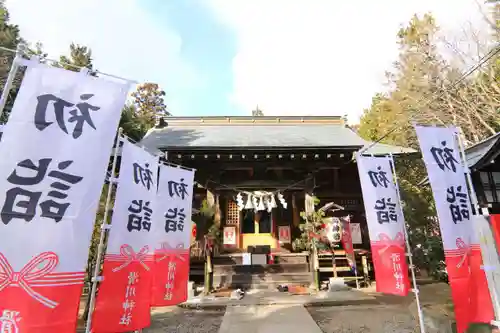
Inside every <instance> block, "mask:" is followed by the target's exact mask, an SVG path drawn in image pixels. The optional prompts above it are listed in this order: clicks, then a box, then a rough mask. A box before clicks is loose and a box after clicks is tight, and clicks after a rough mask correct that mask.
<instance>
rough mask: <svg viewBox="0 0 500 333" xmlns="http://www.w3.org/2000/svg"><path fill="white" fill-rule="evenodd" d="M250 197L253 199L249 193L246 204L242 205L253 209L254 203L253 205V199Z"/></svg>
mask: <svg viewBox="0 0 500 333" xmlns="http://www.w3.org/2000/svg"><path fill="white" fill-rule="evenodd" d="M252 199H253V198H252V195H251V194H249V195H248V199H247V203H246V205H245V207H244V208H245V209H253V208H254V205H253V200H252Z"/></svg>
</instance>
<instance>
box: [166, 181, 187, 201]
mask: <svg viewBox="0 0 500 333" xmlns="http://www.w3.org/2000/svg"><path fill="white" fill-rule="evenodd" d="M168 194H169V195H170V197H171V198H172V197H173V196H174V195H175V196H177V197H179V198H181V199H182V200H184V199H185V198H186V197H187V196H188V192H187V185H186V184H185V183H184V178H181V179H180V181H179V182H175V181H173V180H170V181H169V182H168Z"/></svg>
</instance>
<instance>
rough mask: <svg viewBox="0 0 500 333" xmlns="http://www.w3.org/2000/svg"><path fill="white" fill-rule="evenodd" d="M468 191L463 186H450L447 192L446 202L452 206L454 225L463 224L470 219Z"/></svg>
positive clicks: (451, 212)
mask: <svg viewBox="0 0 500 333" xmlns="http://www.w3.org/2000/svg"><path fill="white" fill-rule="evenodd" d="M464 190H465V191H464ZM466 190H467V189H462V186H457V187H456V188H455V186H450V187H449V188H448V189H447V190H446V201H448V203H449V204H450V214H451V219H452V221H453V223H455V224H457V222H462V221H463V220H469V219H470V212H469V206H468V205H467V200H469V199H468V195H467V191H466Z"/></svg>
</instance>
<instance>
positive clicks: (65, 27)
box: [6, 0, 487, 123]
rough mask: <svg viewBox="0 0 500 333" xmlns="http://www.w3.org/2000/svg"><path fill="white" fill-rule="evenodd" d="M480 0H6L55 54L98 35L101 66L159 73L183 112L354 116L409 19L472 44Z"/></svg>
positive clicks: (124, 72)
mask: <svg viewBox="0 0 500 333" xmlns="http://www.w3.org/2000/svg"><path fill="white" fill-rule="evenodd" d="M478 3H482V1H481V0H479V1H476V0H438V1H436V0H404V1H401V0H378V1H373V0H358V1H334V0H86V1H76V0H69V1H68V0H44V1H40V0H7V1H6V4H7V7H8V9H9V10H10V13H11V18H12V21H13V22H14V23H16V24H18V25H19V27H20V30H21V33H22V35H23V37H24V38H25V39H27V40H28V41H30V42H32V43H35V42H37V41H40V42H42V43H43V44H44V48H45V50H46V52H48V53H49V56H51V57H53V58H58V57H59V55H61V54H64V53H66V52H67V50H68V48H69V45H70V44H71V43H72V42H75V43H79V44H83V45H86V46H89V47H90V48H91V49H92V51H93V56H94V63H95V67H96V68H98V69H99V70H100V71H103V72H106V73H111V74H114V75H119V76H123V77H127V78H130V79H133V80H136V81H139V82H155V83H158V84H159V85H160V86H161V87H162V88H163V89H164V90H165V91H166V94H167V98H166V102H167V104H168V106H169V109H170V111H171V112H172V113H173V114H174V115H178V116H208V115H249V114H251V110H252V109H254V108H255V106H256V105H257V104H258V105H259V107H260V108H261V109H262V110H263V111H264V113H265V114H266V115H302V116H306V115H340V116H342V115H348V117H349V121H350V122H351V123H355V122H357V121H358V120H359V116H360V115H361V114H362V112H363V109H364V108H367V107H369V105H370V103H371V99H372V96H373V95H374V94H375V93H377V92H380V91H383V90H384V89H386V88H385V85H384V84H385V76H384V73H385V71H387V70H388V69H390V68H391V64H392V63H393V62H394V60H396V58H397V52H398V50H397V45H396V33H397V31H398V29H399V27H400V26H401V25H402V24H404V23H406V22H408V20H409V19H410V18H411V16H412V15H413V14H414V13H417V14H424V13H426V12H432V13H433V14H434V15H435V17H436V19H437V22H438V24H439V25H440V27H441V28H442V32H441V35H442V37H446V38H447V39H448V40H451V41H457V43H458V47H460V48H462V49H467V48H468V47H470V40H471V38H470V32H471V29H473V30H482V32H483V34H484V33H486V32H487V29H485V26H484V20H483V16H482V13H481V7H480V5H478ZM483 11H484V9H483ZM467 33H469V36H468V37H467V36H465V35H464V34H467ZM480 35H481V34H480ZM478 57H479V55H478V54H477V53H475V52H471V61H474V59H477V58H478Z"/></svg>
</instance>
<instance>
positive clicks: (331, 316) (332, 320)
mask: <svg viewBox="0 0 500 333" xmlns="http://www.w3.org/2000/svg"><path fill="white" fill-rule="evenodd" d="M308 311H309V313H310V314H311V316H312V317H313V319H314V320H315V321H316V323H317V324H318V326H319V327H320V328H321V330H322V331H323V332H324V333H392V332H394V333H417V332H419V329H418V326H417V323H416V321H415V319H414V318H413V317H412V315H411V314H410V312H409V311H408V308H406V307H404V306H401V305H400V306H397V305H366V306H341V307H324V308H316V307H311V308H308Z"/></svg>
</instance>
